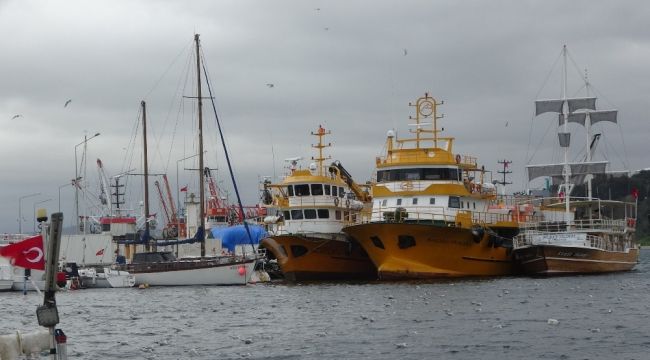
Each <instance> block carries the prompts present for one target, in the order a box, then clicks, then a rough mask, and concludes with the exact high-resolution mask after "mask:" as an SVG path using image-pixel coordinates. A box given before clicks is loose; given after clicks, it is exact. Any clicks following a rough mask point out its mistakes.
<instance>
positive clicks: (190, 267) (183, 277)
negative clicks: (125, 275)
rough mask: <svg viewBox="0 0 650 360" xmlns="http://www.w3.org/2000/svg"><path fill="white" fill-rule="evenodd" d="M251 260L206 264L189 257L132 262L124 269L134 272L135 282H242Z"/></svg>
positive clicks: (251, 268)
mask: <svg viewBox="0 0 650 360" xmlns="http://www.w3.org/2000/svg"><path fill="white" fill-rule="evenodd" d="M255 262H256V260H255V259H245V260H241V261H233V262H228V263H224V264H218V265H217V264H212V265H210V266H207V265H206V266H197V265H196V264H192V262H191V261H187V262H182V261H181V262H177V263H157V264H132V265H131V266H129V267H127V271H128V272H129V273H130V274H132V275H135V284H136V285H148V286H190V285H246V283H248V281H249V280H250V278H251V275H252V274H253V271H254V267H255ZM178 265H181V266H178ZM182 265H185V266H182Z"/></svg>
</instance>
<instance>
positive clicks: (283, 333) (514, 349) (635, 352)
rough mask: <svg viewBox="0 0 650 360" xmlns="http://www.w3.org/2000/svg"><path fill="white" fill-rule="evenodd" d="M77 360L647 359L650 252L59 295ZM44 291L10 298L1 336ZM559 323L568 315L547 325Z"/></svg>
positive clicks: (1, 299)
mask: <svg viewBox="0 0 650 360" xmlns="http://www.w3.org/2000/svg"><path fill="white" fill-rule="evenodd" d="M57 299H58V304H59V312H60V314H61V319H62V323H61V324H60V328H62V329H63V330H64V331H65V332H66V334H67V335H68V344H69V345H68V346H69V349H68V353H69V355H70V358H77V359H125V358H129V359H186V358H196V359H216V358H221V359H240V358H251V359H287V358H288V359H314V358H319V359H352V358H373V359H397V358H400V359H424V358H428V359H434V358H435V359H517V358H522V357H523V358H533V359H647V358H648V356H649V355H648V349H650V338H648V337H647V335H648V334H650V301H649V300H650V250H647V249H644V250H642V252H641V263H640V264H639V265H637V267H636V270H635V271H633V272H629V273H622V274H611V275H600V276H573V277H559V278H526V277H513V278H498V279H482V280H464V281H453V282H451V281H445V282H368V283H345V284H340V283H309V284H297V285H291V284H285V283H273V284H258V285H249V286H245V287H175V288H149V289H145V290H138V289H94V290H81V291H70V292H64V293H59V294H58V295H57ZM40 301H42V299H41V297H39V296H37V295H36V294H35V293H32V294H29V295H28V296H27V297H26V298H25V297H23V295H22V294H21V293H18V292H13V293H0V304H1V306H2V308H3V309H4V311H3V315H2V321H1V322H0V324H1V325H0V334H6V333H10V332H11V331H13V330H16V329H20V330H25V331H30V330H34V329H35V328H36V327H37V326H36V315H35V308H36V305H38V303H39V302H40ZM549 319H556V320H558V323H557V324H549V321H548V320H549Z"/></svg>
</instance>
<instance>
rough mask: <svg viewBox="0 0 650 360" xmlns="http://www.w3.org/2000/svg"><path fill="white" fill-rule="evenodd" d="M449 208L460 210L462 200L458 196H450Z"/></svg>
mask: <svg viewBox="0 0 650 360" xmlns="http://www.w3.org/2000/svg"><path fill="white" fill-rule="evenodd" d="M449 207H450V208H454V209H458V208H460V198H459V197H458V196H450V197H449Z"/></svg>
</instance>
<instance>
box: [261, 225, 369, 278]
mask: <svg viewBox="0 0 650 360" xmlns="http://www.w3.org/2000/svg"><path fill="white" fill-rule="evenodd" d="M260 244H261V246H262V247H264V248H266V249H267V251H270V252H271V253H272V254H273V255H274V256H275V258H276V259H277V260H278V264H279V265H280V268H281V270H282V273H283V274H284V276H285V278H286V279H287V280H291V281H303V280H347V279H376V278H377V271H376V269H375V266H374V265H373V264H372V262H371V261H370V259H369V258H368V255H367V254H366V253H365V251H363V249H362V248H361V247H359V245H358V244H355V243H352V242H350V241H348V240H340V239H337V240H333V239H322V238H317V237H308V236H300V235H278V236H271V237H268V238H266V239H263V240H262V241H261V243H260Z"/></svg>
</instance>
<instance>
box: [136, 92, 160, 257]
mask: <svg viewBox="0 0 650 360" xmlns="http://www.w3.org/2000/svg"><path fill="white" fill-rule="evenodd" d="M140 105H141V106H142V137H143V144H144V151H143V153H144V233H145V241H146V243H145V245H144V246H145V249H146V251H150V250H151V249H150V247H149V163H148V160H147V103H146V102H145V101H144V100H142V101H141V102H140ZM153 250H154V251H156V249H155V245H154V249H153Z"/></svg>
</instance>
